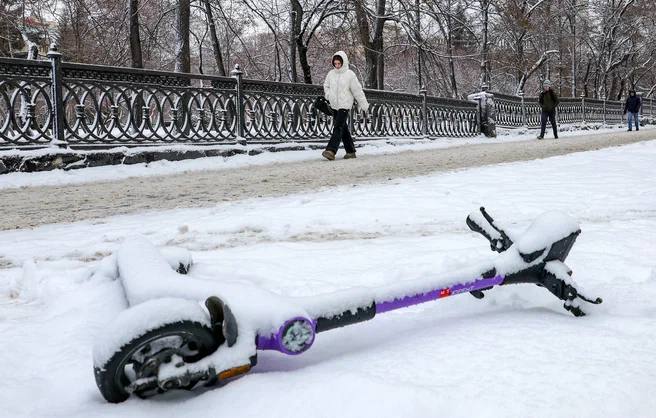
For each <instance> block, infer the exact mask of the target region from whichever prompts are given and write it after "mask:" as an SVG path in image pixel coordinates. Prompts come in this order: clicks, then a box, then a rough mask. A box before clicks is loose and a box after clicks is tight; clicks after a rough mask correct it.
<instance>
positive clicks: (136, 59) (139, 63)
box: [128, 0, 143, 68]
mask: <svg viewBox="0 0 656 418" xmlns="http://www.w3.org/2000/svg"><path fill="white" fill-rule="evenodd" d="M128 2H129V8H130V35H129V36H130V58H131V64H132V68H143V55H142V53H141V37H140V36H139V0H128Z"/></svg>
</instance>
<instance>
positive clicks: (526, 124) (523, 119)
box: [517, 91, 528, 128]
mask: <svg viewBox="0 0 656 418" xmlns="http://www.w3.org/2000/svg"><path fill="white" fill-rule="evenodd" d="M517 94H519V98H520V99H521V101H522V126H524V128H528V121H527V120H526V103H525V102H524V91H520V92H519V93H517Z"/></svg>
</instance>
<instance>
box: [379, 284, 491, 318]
mask: <svg viewBox="0 0 656 418" xmlns="http://www.w3.org/2000/svg"><path fill="white" fill-rule="evenodd" d="M502 282H503V276H495V277H491V278H487V279H485V278H480V279H476V280H474V281H473V282H468V283H456V284H453V285H451V286H449V287H444V288H439V289H435V290H431V291H429V292H426V293H420V294H417V295H413V296H404V297H402V298H401V299H393V300H390V301H385V302H380V303H377V304H376V313H377V314H379V313H383V312H389V311H393V310H395V309H401V308H407V307H408V306H412V305H418V304H420V303H425V302H430V301H432V300H436V299H441V298H445V297H448V296H452V295H457V294H459V293H464V292H472V291H474V290H479V289H485V288H488V287H492V286H496V285H498V284H501V283H502Z"/></svg>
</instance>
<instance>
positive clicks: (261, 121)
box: [0, 49, 479, 148]
mask: <svg viewBox="0 0 656 418" xmlns="http://www.w3.org/2000/svg"><path fill="white" fill-rule="evenodd" d="M48 58H49V61H35V60H24V59H13V58H0V146H1V147H5V148H6V147H13V148H21V147H26V148H33V147H39V146H49V145H53V144H54V145H59V146H73V147H75V146H85V145H93V146H107V147H109V146H117V145H148V144H153V145H161V144H217V143H223V142H228V143H229V142H234V141H236V140H242V141H243V140H245V141H247V142H253V143H255V142H260V143H262V142H283V141H290V140H293V141H308V140H310V141H311V140H317V139H319V138H321V139H323V138H326V137H327V136H329V135H330V132H331V127H332V118H331V117H327V116H324V115H323V114H321V113H318V114H316V115H315V113H314V111H313V110H314V109H313V106H314V105H313V102H314V99H315V98H316V97H317V96H319V95H322V94H323V89H322V87H321V86H316V85H308V84H296V83H277V82H270V81H259V80H248V79H243V78H242V72H241V71H240V70H239V67H238V66H236V67H235V70H233V71H232V77H217V76H208V75H200V74H183V73H173V72H165V71H151V70H141V69H132V68H119V67H106V66H98V65H87V64H75V63H65V62H61V55H60V54H59V53H58V52H57V51H56V49H51V50H50V51H49V52H48ZM366 93H367V97H368V99H369V102H370V104H371V106H370V110H369V113H368V115H367V117H362V115H358V114H356V112H353V113H352V115H351V116H352V117H351V118H350V122H349V123H350V125H351V128H352V130H353V132H354V135H355V136H356V137H359V138H385V137H389V136H396V137H398V136H408V137H413V136H416V137H419V136H423V137H434V136H471V135H476V134H478V132H479V130H478V121H477V115H478V110H477V104H476V103H473V102H470V101H463V100H451V99H442V98H437V97H430V96H427V95H426V94H425V92H421V93H420V94H419V95H413V94H406V93H396V92H388V91H377V90H366ZM424 115H426V117H424Z"/></svg>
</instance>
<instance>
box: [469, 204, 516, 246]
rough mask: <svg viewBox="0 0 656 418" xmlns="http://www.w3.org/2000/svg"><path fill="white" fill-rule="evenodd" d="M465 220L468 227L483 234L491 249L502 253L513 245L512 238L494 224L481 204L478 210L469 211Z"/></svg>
mask: <svg viewBox="0 0 656 418" xmlns="http://www.w3.org/2000/svg"><path fill="white" fill-rule="evenodd" d="M466 222H467V226H468V227H469V229H471V230H472V231H474V232H477V233H479V234H481V235H483V236H484V237H485V239H487V240H488V241H489V242H490V249H492V251H496V252H498V253H502V252H504V251H506V250H507V249H508V248H510V246H511V245H513V242H512V240H511V239H510V238H509V237H508V235H506V233H505V232H504V231H503V229H501V228H499V227H497V226H496V225H495V224H494V219H492V217H491V216H490V215H489V214H488V213H487V212H486V211H485V208H484V207H482V206H481V208H480V210H479V211H476V212H472V213H470V214H469V215H468V216H467V220H466Z"/></svg>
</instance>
